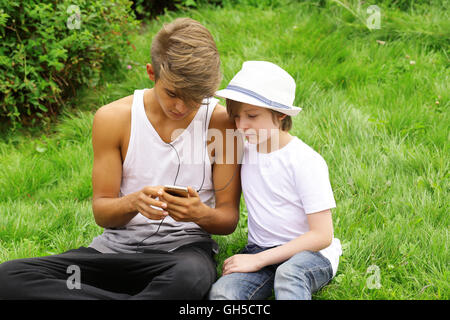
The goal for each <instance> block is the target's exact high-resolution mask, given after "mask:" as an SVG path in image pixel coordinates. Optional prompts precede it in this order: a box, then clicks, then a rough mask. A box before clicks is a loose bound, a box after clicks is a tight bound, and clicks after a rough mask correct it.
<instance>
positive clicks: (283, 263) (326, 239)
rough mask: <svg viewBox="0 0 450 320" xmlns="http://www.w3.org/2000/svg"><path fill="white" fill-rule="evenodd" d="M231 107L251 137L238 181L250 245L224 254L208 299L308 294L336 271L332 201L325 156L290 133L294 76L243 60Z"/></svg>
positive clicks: (231, 89) (230, 92) (230, 93)
mask: <svg viewBox="0 0 450 320" xmlns="http://www.w3.org/2000/svg"><path fill="white" fill-rule="evenodd" d="M216 96H218V97H222V98H225V99H226V105H227V111H228V114H229V115H230V116H231V117H232V118H233V119H234V120H235V122H236V126H237V128H238V130H240V131H241V132H242V134H243V135H244V136H245V138H246V139H247V140H248V141H247V142H246V143H245V148H244V159H243V162H242V167H241V180H242V182H241V184H242V190H243V194H244V198H245V203H246V205H247V209H248V244H247V246H246V247H245V248H244V249H243V251H242V252H241V254H236V255H234V256H232V257H230V258H228V259H226V260H225V261H224V264H223V276H222V277H221V278H220V279H219V280H218V281H217V282H216V283H215V284H214V285H213V287H212V289H211V291H210V294H209V298H210V299H234V300H254V299H255V300H256V299H266V298H268V297H270V296H271V294H272V289H273V288H274V290H275V297H276V299H280V300H288V299H311V295H312V293H314V292H315V291H317V290H319V289H320V288H322V287H323V286H324V285H326V284H327V283H328V282H329V281H330V280H331V279H332V277H333V276H334V275H335V274H336V271H337V266H338V262H339V256H340V255H341V253H342V252H341V245H340V241H339V240H338V239H336V238H333V223H332V218H331V211H330V209H331V208H334V207H335V200H334V197H333V192H332V189H331V185H330V181H329V177H328V167H327V165H326V163H325V161H324V160H323V158H322V157H321V156H320V155H319V154H318V153H317V152H315V151H314V150H313V149H312V148H310V147H309V146H307V145H306V144H305V143H303V142H302V141H301V140H300V139H299V138H297V137H295V136H292V135H290V134H289V130H290V128H291V126H292V120H291V116H294V115H296V114H297V113H298V112H299V111H300V110H301V108H298V107H295V106H292V104H293V102H294V97H295V81H294V79H293V78H292V77H291V76H290V75H289V74H288V73H287V72H286V71H284V70H283V69H281V68H280V67H278V66H277V65H275V64H273V63H270V62H265V61H247V62H244V64H243V66H242V69H241V70H240V71H239V73H238V74H236V76H235V77H234V78H233V79H232V80H231V82H230V84H229V85H228V87H227V88H226V89H224V90H220V91H218V92H217V93H216Z"/></svg>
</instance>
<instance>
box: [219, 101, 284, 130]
mask: <svg viewBox="0 0 450 320" xmlns="http://www.w3.org/2000/svg"><path fill="white" fill-rule="evenodd" d="M226 106H227V113H228V116H229V117H230V118H232V119H233V118H234V116H235V115H236V114H237V113H238V112H239V110H240V109H241V108H242V102H239V101H235V100H231V99H226ZM261 108H263V107H261ZM266 109H267V110H269V111H270V112H272V121H273V123H274V124H278V125H280V129H281V130H282V131H289V130H291V129H292V117H291V116H289V115H287V114H284V113H281V112H278V111H275V110H272V109H268V108H266ZM280 116H285V117H284V119H283V120H281V122H280V120H279V117H280Z"/></svg>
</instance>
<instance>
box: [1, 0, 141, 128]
mask: <svg viewBox="0 0 450 320" xmlns="http://www.w3.org/2000/svg"><path fill="white" fill-rule="evenodd" d="M72 4H73V2H72V1H70V0H53V1H50V0H45V1H37V0H27V1H17V0H13V1H11V0H0V8H1V9H0V42H1V46H0V118H3V119H5V118H7V119H9V120H11V122H12V124H13V125H14V126H16V125H18V124H29V123H35V122H36V120H39V118H43V117H45V116H46V115H49V114H57V113H58V111H59V109H60V107H61V105H63V104H64V101H65V99H67V98H68V97H70V96H72V95H74V94H75V92H76V90H77V87H79V86H80V85H86V84H87V85H95V84H96V82H97V81H98V79H99V77H100V75H101V70H102V67H104V66H105V65H114V61H117V59H118V57H120V56H121V55H122V54H124V52H125V50H127V48H128V47H129V43H128V41H127V36H128V34H129V33H130V32H132V31H134V30H136V28H137V27H138V22H137V21H136V20H135V17H134V14H133V13H132V11H131V2H130V1H128V0H113V1H101V0H94V1H82V0H81V1H77V2H76V4H77V5H76V6H74V5H72Z"/></svg>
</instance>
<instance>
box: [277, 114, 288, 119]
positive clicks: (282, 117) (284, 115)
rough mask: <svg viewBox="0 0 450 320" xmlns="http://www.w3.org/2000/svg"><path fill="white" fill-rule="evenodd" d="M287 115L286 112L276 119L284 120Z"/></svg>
mask: <svg viewBox="0 0 450 320" xmlns="http://www.w3.org/2000/svg"><path fill="white" fill-rule="evenodd" d="M286 117H287V114H283V115H282V116H280V117H279V118H278V119H280V121H283V120H284V118H286Z"/></svg>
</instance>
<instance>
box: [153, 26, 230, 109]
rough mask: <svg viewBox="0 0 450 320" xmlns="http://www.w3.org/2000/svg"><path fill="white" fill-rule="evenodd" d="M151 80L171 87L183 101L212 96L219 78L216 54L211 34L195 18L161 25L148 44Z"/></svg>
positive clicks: (198, 99) (193, 100)
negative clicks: (152, 74) (152, 72)
mask: <svg viewBox="0 0 450 320" xmlns="http://www.w3.org/2000/svg"><path fill="white" fill-rule="evenodd" d="M151 59H152V66H153V70H154V72H155V80H156V81H158V80H159V79H162V80H163V81H164V82H166V83H167V84H169V85H172V86H173V87H174V90H175V93H176V94H177V96H178V97H180V98H181V99H182V100H183V101H185V102H189V101H191V102H194V103H201V102H202V100H203V99H204V98H208V97H212V96H213V95H214V93H215V92H216V90H217V89H218V87H219V85H220V82H221V80H222V74H221V72H220V56H219V52H218V50H217V47H216V43H215V42H214V39H213V37H212V35H211V33H210V32H209V31H208V29H206V28H205V27H204V26H203V25H202V24H200V23H199V22H198V21H196V20H193V19H190V18H178V19H175V20H174V21H173V22H171V23H169V24H165V25H164V26H163V27H162V29H161V30H160V31H159V32H158V33H157V34H156V35H155V37H154V38H153V41H152V46H151Z"/></svg>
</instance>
